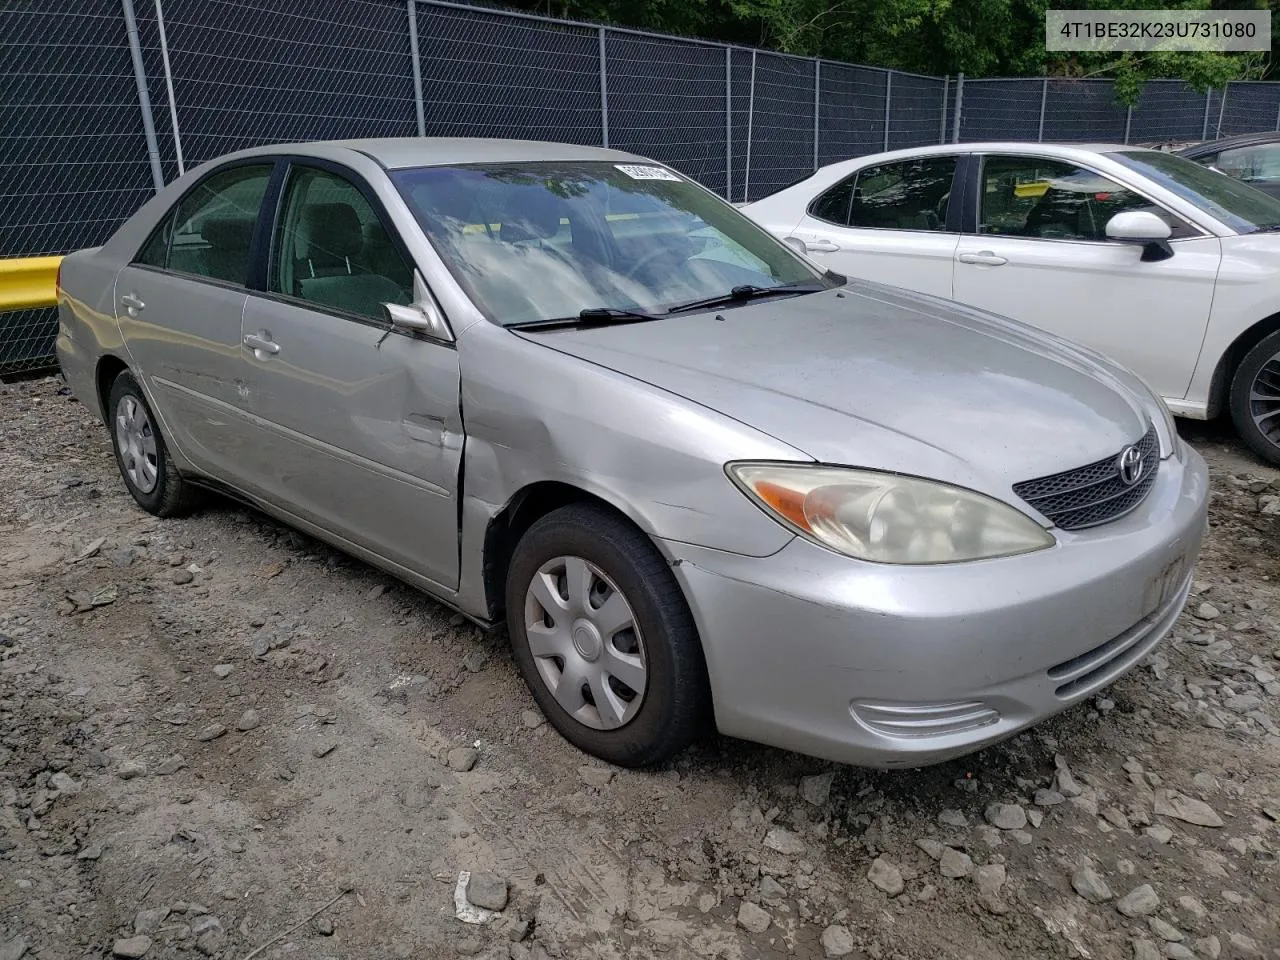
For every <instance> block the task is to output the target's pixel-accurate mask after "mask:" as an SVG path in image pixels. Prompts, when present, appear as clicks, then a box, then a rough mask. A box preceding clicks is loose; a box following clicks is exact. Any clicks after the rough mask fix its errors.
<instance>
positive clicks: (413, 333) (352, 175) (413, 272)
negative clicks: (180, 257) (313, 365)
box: [249, 154, 457, 349]
mask: <svg viewBox="0 0 1280 960" xmlns="http://www.w3.org/2000/svg"><path fill="white" fill-rule="evenodd" d="M279 159H280V166H279V168H278V169H277V171H276V173H275V175H274V176H273V182H272V190H271V191H270V192H269V193H268V195H267V199H268V200H270V203H271V211H270V216H269V217H261V218H260V222H259V228H258V232H257V233H255V235H254V240H255V242H257V241H258V240H259V239H261V241H262V246H261V247H257V248H255V249H256V251H257V253H258V256H257V257H255V258H254V259H253V260H252V261H251V264H250V267H251V269H250V274H251V276H252V277H253V279H254V280H255V281H257V282H256V284H255V285H254V286H253V287H251V288H250V289H249V294H250V296H254V297H260V298H262V299H263V300H270V301H272V302H275V303H283V304H287V305H289V306H292V307H298V308H300V309H303V310H310V311H311V312H313V313H320V314H324V315H325V316H330V317H334V318H335V319H338V320H349V321H352V322H354V323H359V324H362V325H364V326H368V327H372V328H373V329H375V330H381V331H383V332H385V333H393V334H397V335H399V336H403V337H408V338H409V339H411V340H421V341H423V342H426V343H434V344H439V345H440V346H445V347H451V348H453V349H457V345H456V343H455V341H454V340H442V339H440V338H439V337H433V336H431V335H430V334H428V333H425V332H423V331H420V330H405V329H403V328H401V327H397V326H396V325H395V324H388V323H387V322H386V321H385V320H381V319H377V318H374V317H370V316H366V315H365V314H363V313H353V312H351V311H349V310H343V309H341V308H339V307H333V306H329V305H328V304H323V303H317V302H316V301H314V300H307V299H305V298H303V297H295V296H293V295H292V294H288V293H284V292H283V291H280V290H272V289H271V288H270V287H271V280H272V267H273V265H274V257H275V248H276V237H277V235H278V234H279V232H280V231H281V230H282V229H283V227H284V224H283V218H284V214H285V197H286V196H287V194H288V189H289V185H290V183H291V182H292V181H293V177H294V175H295V172H296V171H300V170H305V169H313V170H320V171H323V172H324V173H328V174H331V175H333V176H335V177H338V178H339V179H342V180H345V181H347V182H348V183H350V184H351V186H353V187H354V188H355V189H356V191H357V192H358V193H359V194H360V196H361V197H362V198H364V201H365V202H366V203H368V204H369V207H370V208H371V209H372V210H373V212H374V215H375V216H377V217H378V219H379V220H380V221H381V223H382V226H383V228H384V229H385V230H386V233H387V239H388V240H389V241H390V242H391V245H392V246H393V247H394V248H395V250H396V253H398V254H399V255H400V257H401V259H402V260H404V262H405V265H406V266H408V267H409V272H410V277H411V278H421V280H422V285H423V288H424V289H425V290H426V291H427V294H428V296H430V297H431V299H432V300H433V301H435V307H436V309H437V310H439V311H440V315H441V317H443V318H444V322H445V326H446V327H448V329H449V333H450V336H454V333H453V324H452V323H451V322H450V321H449V315H448V313H447V312H446V311H445V309H444V306H443V305H442V304H441V303H440V298H439V297H437V296H436V295H435V293H434V292H433V291H432V290H431V286H430V284H428V283H427V279H426V275H425V274H424V273H423V272H422V268H421V267H420V266H419V265H418V263H417V261H416V260H414V258H413V256H412V255H411V254H410V253H409V248H408V246H407V245H406V244H405V242H404V238H403V237H402V236H401V235H400V231H399V229H398V228H397V227H396V225H395V221H394V220H393V219H392V218H391V216H390V214H389V213H388V211H387V208H386V205H385V204H384V203H383V202H382V200H381V198H380V197H379V196H378V195H377V193H375V192H374V190H373V188H372V187H371V186H370V185H369V182H368V180H367V179H366V178H365V177H364V176H362V175H361V174H360V173H358V172H357V171H355V170H352V169H351V168H350V167H348V166H346V165H345V164H342V163H338V162H336V161H334V160H329V159H326V158H322V157H308V156H303V155H302V154H286V155H282V156H281V157H280V158H279ZM266 209H267V204H266V203H265V202H264V204H263V210H264V211H265V210H266Z"/></svg>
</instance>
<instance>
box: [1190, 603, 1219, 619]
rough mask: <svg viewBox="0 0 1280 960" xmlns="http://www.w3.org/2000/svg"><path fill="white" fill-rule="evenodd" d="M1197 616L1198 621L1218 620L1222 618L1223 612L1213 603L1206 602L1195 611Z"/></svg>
mask: <svg viewBox="0 0 1280 960" xmlns="http://www.w3.org/2000/svg"><path fill="white" fill-rule="evenodd" d="M1195 616H1196V618H1197V619H1198V620H1217V619H1218V618H1219V617H1220V616H1222V611H1221V610H1219V609H1218V608H1217V607H1215V606H1214V605H1213V604H1212V603H1209V602H1207V601H1206V602H1205V603H1202V604H1200V606H1198V607H1196V609H1195Z"/></svg>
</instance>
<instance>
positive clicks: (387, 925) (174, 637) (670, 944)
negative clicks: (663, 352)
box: [0, 379, 1280, 960]
mask: <svg viewBox="0 0 1280 960" xmlns="http://www.w3.org/2000/svg"><path fill="white" fill-rule="evenodd" d="M59 386H60V384H59V382H58V381H56V380H53V379H49V380H37V381H28V382H24V383H17V384H10V385H7V386H2V387H0V444H2V445H0V451H2V452H0V490H3V491H4V494H3V500H2V502H0V960H18V958H39V960H62V958H75V960H80V958H90V957H108V956H111V955H112V954H113V952H115V953H117V954H118V955H123V956H139V955H142V956H145V957H147V958H152V960H159V958H179V957H181V958H189V957H190V958H196V957H201V956H211V957H221V958H227V960H248V958H249V957H253V958H286V957H288V958H298V960H310V958H327V957H334V958H338V957H341V958H362V960H363V958H371V960H381V958H409V957H416V958H435V957H453V956H458V955H473V956H480V957H487V958H507V957H512V958H517V960H523V958H541V957H561V958H604V960H612V958H684V957H723V958H727V960H754V958H775V957H797V958H816V957H823V956H827V955H831V956H839V955H844V956H851V957H861V958H883V960H890V958H894V960H899V958H901V960H907V958H909V960H941V958H957V960H960V958H964V960H969V958H972V960H987V958H1000V960H1028V958H1040V957H1047V958H1056V957H1085V958H1097V960H1121V958H1124V960H1128V958H1131V957H1133V958H1136V960H1154V958H1159V957H1169V958H1173V960H1177V958H1206V960H1212V958H1216V957H1218V956H1223V957H1268V958H1280V869H1277V865H1276V851H1277V849H1278V848H1280V824H1278V823H1277V820H1280V728H1278V727H1277V726H1276V724H1277V723H1280V680H1278V675H1280V603H1278V601H1280V586H1278V584H1277V579H1278V578H1280V546H1277V544H1278V543H1280V540H1278V538H1277V535H1278V534H1280V517H1278V516H1276V515H1273V514H1272V513H1271V512H1270V510H1275V511H1276V512H1277V513H1280V471H1276V470H1273V469H1270V468H1268V467H1265V466H1263V465H1262V464H1260V463H1259V462H1257V461H1256V460H1254V459H1253V458H1251V457H1250V456H1249V455H1247V454H1246V453H1244V452H1243V451H1242V450H1241V449H1240V448H1239V447H1238V446H1237V445H1236V444H1235V443H1234V441H1233V440H1232V439H1231V438H1230V436H1229V434H1228V433H1227V432H1225V431H1224V430H1223V429H1221V428H1219V427H1214V426H1204V425H1194V424H1190V425H1184V435H1186V436H1187V437H1188V439H1190V440H1191V441H1192V442H1193V443H1194V444H1195V445H1196V447H1197V448H1198V449H1199V450H1200V451H1201V452H1202V453H1203V454H1204V455H1205V456H1206V457H1207V458H1208V459H1209V461H1210V464H1211V468H1212V471H1213V504H1212V529H1211V533H1210V537H1209V541H1208V544H1207V547H1206V549H1205V551H1204V553H1203V555H1202V557H1201V559H1200V564H1199V567H1198V572H1197V575H1196V577H1197V582H1196V586H1195V591H1196V596H1194V597H1193V598H1192V600H1191V602H1190V604H1189V606H1188V611H1187V612H1186V613H1185V614H1184V615H1183V617H1182V619H1181V620H1180V621H1179V623H1178V626H1177V628H1176V630H1175V632H1174V635H1173V637H1172V639H1171V640H1170V641H1169V642H1167V643H1166V644H1164V645H1162V646H1161V647H1160V648H1158V650H1157V651H1156V653H1155V654H1153V655H1152V656H1151V657H1149V658H1148V660H1147V661H1146V662H1144V664H1143V665H1142V666H1141V667H1140V668H1138V669H1137V670H1135V671H1134V672H1133V673H1132V674H1130V675H1129V676H1128V677H1126V678H1125V679H1123V680H1122V681H1121V682H1119V683H1117V684H1116V685H1115V686H1114V687H1113V688H1112V689H1111V690H1109V691H1107V692H1106V693H1105V694H1104V695H1103V696H1101V697H1098V698H1095V699H1094V700H1093V701H1091V702H1090V703H1088V704H1085V705H1082V706H1080V707H1078V708H1076V709H1073V710H1070V711H1068V712H1067V713H1065V714H1063V715H1061V716H1060V717H1058V718H1056V719H1055V720H1053V721H1051V722H1049V723H1047V724H1045V725H1043V726H1042V727H1040V728H1037V729H1035V730H1033V731H1031V732H1029V733H1027V734H1024V735H1022V736H1020V737H1018V738H1016V739H1013V740H1011V741H1009V742H1007V743H1005V744H1002V745H1000V746H999V747H995V748H992V749H990V750H987V751H985V752H984V753H981V754H979V755H976V756H973V757H969V758H966V759H965V760H963V761H958V762H955V763H951V764H947V765H944V766H939V767H932V768H928V769H925V770H919V771H913V772H899V773H878V772H870V771H863V770H858V769H852V768H847V767H838V766H833V765H829V764H825V763H822V762H819V761H814V760H810V759H807V758H805V757H800V756H796V755H794V754H789V753H784V752H781V751H777V750H771V749H767V748H764V747H757V746H753V745H750V744H745V743H740V742H735V741H730V740H727V739H724V738H713V739H710V740H708V741H706V742H704V743H702V744H699V745H698V746H697V747H695V748H694V749H693V750H692V751H690V752H689V753H687V754H686V755H684V756H683V757H681V758H680V759H679V760H678V761H677V762H675V763H674V764H672V765H671V766H670V767H668V768H666V769H662V770H657V771H650V772H630V771H613V770H610V769H608V768H606V767H604V766H603V765H602V764H599V763H597V762H595V761H593V760H590V759H589V758H587V757H586V756H584V755H583V754H581V753H578V752H577V751H575V750H574V749H573V748H571V747H570V746H569V745H568V744H566V743H565V742H564V741H563V740H561V739H560V738H559V737H558V736H557V735H556V734H555V732H554V731H553V730H551V729H550V728H549V727H548V726H547V725H546V724H543V723H541V722H540V719H539V717H538V716H537V715H536V714H534V713H533V712H532V711H533V710H534V705H533V701H532V700H531V698H530V697H529V696H528V694H527V692H526V690H525V688H524V687H523V685H522V683H521V681H520V679H519V677H518V676H517V674H516V671H515V669H514V667H513V665H512V663H511V660H510V657H509V656H508V654H507V651H506V648H505V643H506V639H505V634H503V633H497V634H494V635H492V636H485V635H484V634H482V633H481V632H480V631H478V630H476V629H475V628H473V627H471V626H470V625H466V624H463V623H462V622H461V621H460V618H457V617H451V615H450V614H449V613H448V612H447V611H445V610H443V609H442V608H440V607H439V606H437V605H436V604H434V603H433V602H431V601H430V600H428V599H426V598H424V597H422V596H421V595H419V594H417V593H415V592H413V591H411V590H409V589H408V588H406V587H403V586H401V585H399V584H397V583H395V582H393V581H391V580H389V579H388V578H386V577H384V576H383V575H382V574H380V573H378V572H376V571H374V570H372V569H370V568H368V567H366V566H364V565H363V564H361V563H359V562H356V561H353V560H351V559H349V558H347V557H345V556H343V555H341V554H338V553H336V552H334V551H332V550H330V549H328V548H326V547H323V546H321V545H318V544H316V543H315V542H313V541H310V540H308V539H306V538H304V537H301V536H299V535H297V534H294V533H292V532H290V531H289V530H287V529H285V528H283V527H281V526H279V525H278V524H276V523H274V522H272V521H270V520H267V519H266V518H264V517H262V516H260V515H257V514H254V513H252V512H250V511H247V510H245V509H243V508H241V507H238V506H236V505H233V504H230V503H227V502H225V501H217V500H215V501H213V502H212V503H211V504H210V506H209V507H208V508H207V509H204V510H203V511H202V512H200V513H199V514H197V515H196V516H194V517H191V518H189V519H184V520H176V521H157V520H154V519H152V518H150V517H148V516H147V515H145V514H143V513H142V512H141V511H140V510H139V509H137V508H136V507H135V505H134V503H133V501H132V500H131V499H130V498H129V496H128V495H127V494H126V493H125V490H124V487H123V485H122V483H121V481H120V479H119V477H118V475H117V473H116V469H115V465H114V462H113V460H112V458H111V455H110V449H109V445H108V438H107V433H106V430H105V428H104V427H103V426H102V424H101V423H98V422H94V421H93V420H92V419H91V418H90V416H89V415H88V413H87V412H86V410H85V409H84V407H82V406H81V405H79V404H78V403H76V402H75V401H74V400H73V399H71V398H69V397H67V396H64V395H60V393H59ZM1268 497H1275V498H1276V499H1274V500H1273V499H1268ZM462 871H469V872H473V873H476V874H492V875H494V876H495V877H496V878H497V883H496V886H497V887H498V890H497V891H491V894H494V893H496V894H497V895H498V902H500V900H501V889H502V886H503V883H504V882H505V884H506V885H507V888H508V890H509V896H508V901H507V905H506V907H505V909H503V910H502V911H501V912H500V913H498V914H496V915H495V916H493V917H492V918H490V919H489V920H488V922H486V923H483V924H479V925H474V924H468V923H464V922H462V921H460V920H458V919H456V918H455V892H456V889H455V888H456V887H457V884H458V881H459V874H460V872H462ZM482 879H483V878H481V877H477V881H476V885H477V891H478V888H479V887H480V886H482V885H486V884H484V883H482ZM487 879H488V883H487V885H488V886H494V885H495V884H494V882H493V877H490V878H487ZM476 897H477V898H478V899H484V898H483V897H481V895H480V894H479V893H478V892H477V893H476Z"/></svg>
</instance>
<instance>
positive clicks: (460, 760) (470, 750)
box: [447, 747, 480, 773]
mask: <svg viewBox="0 0 1280 960" xmlns="http://www.w3.org/2000/svg"><path fill="white" fill-rule="evenodd" d="M479 758H480V754H479V753H477V752H476V750H475V748H474V747H454V748H453V749H452V750H450V751H449V754H448V757H447V759H448V762H449V769H450V770H454V771H456V772H458V773H466V772H467V771H469V770H471V769H472V768H473V767H474V766H475V765H476V761H477V760H478V759H479Z"/></svg>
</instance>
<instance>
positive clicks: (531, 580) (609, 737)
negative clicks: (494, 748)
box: [506, 504, 711, 767]
mask: <svg viewBox="0 0 1280 960" xmlns="http://www.w3.org/2000/svg"><path fill="white" fill-rule="evenodd" d="M571 576H572V577H573V578H574V582H575V583H576V584H577V585H578V586H577V587H575V588H574V589H570V587H569V581H570V577H571ZM582 596H586V597H588V598H589V599H588V605H587V607H584V606H583V605H582V604H581V603H580V602H579V598H580V597H582ZM538 597H542V598H543V599H541V600H540V599H538ZM619 599H620V600H621V601H622V603H621V605H619V603H618V602H617V601H618V600H619ZM506 602H507V628H508V633H509V634H510V637H511V647H512V651H513V653H514V655H515V660H516V664H517V665H518V666H519V668H520V673H521V674H522V675H523V676H524V680H525V683H526V684H528V687H529V691H530V693H532V694H533V698H534V700H536V701H537V703H538V706H539V707H540V708H541V709H542V712H543V714H545V715H546V717H547V719H548V720H549V721H550V722H551V725H552V726H554V727H555V728H556V730H558V731H559V732H560V734H561V735H562V736H563V737H564V738H565V739H566V740H568V741H569V742H570V743H572V744H573V745H574V746H576V747H578V748H579V749H581V750H583V751H585V752H587V753H589V754H592V755H593V756H596V757H599V758H600V759H602V760H607V761H608V762H609V763H613V764H617V765H618V766H623V767H644V766H649V765H652V764H656V763H661V762H662V761H664V760H667V759H669V758H670V757H672V756H674V755H675V754H677V753H679V752H680V751H681V750H683V749H684V748H685V747H687V746H688V745H689V744H690V743H692V742H693V740H694V739H695V738H697V737H698V736H699V735H700V734H702V733H703V732H704V731H705V730H706V729H707V728H708V726H709V723H708V721H709V718H710V707H711V694H710V689H709V686H708V683H707V670H706V663H705V661H704V659H703V654H702V645H701V643H700V641H699V639H698V632H697V628H696V627H695V626H694V622H693V616H692V615H691V614H690V612H689V607H688V604H687V603H685V599H684V594H683V593H682V592H681V590H680V586H679V584H678V583H676V579H675V577H674V576H673V575H672V573H671V569H670V568H669V567H668V566H667V563H666V561H664V560H663V559H662V555H661V554H659V553H658V551H657V549H656V548H655V547H654V545H653V543H652V542H651V541H650V540H649V538H648V537H646V536H645V535H644V533H642V532H641V531H640V530H639V529H637V528H636V527H635V526H633V525H632V524H631V523H629V522H628V521H627V520H625V519H623V518H622V517H620V516H618V515H617V514H616V513H613V512H612V511H610V510H608V509H606V508H603V507H599V506H596V505H594V504H572V505H570V506H567V507H562V508H560V509H558V510H555V511H553V512H552V513H549V514H547V515H546V516H545V517H542V518H541V519H539V520H538V521H537V522H536V523H534V524H533V526H531V527H530V528H529V530H528V531H527V532H526V533H525V534H524V536H523V537H522V538H521V539H520V542H519V543H518V544H517V545H516V548H515V551H514V553H513V555H512V558H511V564H510V566H509V568H508V571H507V584H506ZM548 607H554V608H555V609H556V612H557V613H558V614H559V615H560V617H559V619H558V621H557V619H556V618H552V617H550V616H548V615H547V608H548ZM628 616H629V617H630V622H631V624H632V626H631V627H626V626H623V627H622V628H621V629H618V628H617V625H618V624H625V623H626V622H627V620H628ZM531 629H532V630H533V637H534V640H533V642H532V643H531V641H530V632H531ZM535 647H536V650H535ZM637 664H638V665H639V667H640V669H639V670H637V669H636V667H637ZM636 687H640V688H641V689H638V690H637V689H636ZM553 688H554V689H555V690H557V691H559V693H560V696H559V698H558V697H557V693H555V692H553ZM575 688H576V693H575ZM601 702H603V707H602V706H601Z"/></svg>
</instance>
